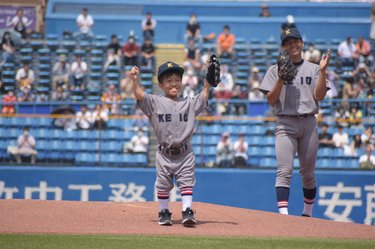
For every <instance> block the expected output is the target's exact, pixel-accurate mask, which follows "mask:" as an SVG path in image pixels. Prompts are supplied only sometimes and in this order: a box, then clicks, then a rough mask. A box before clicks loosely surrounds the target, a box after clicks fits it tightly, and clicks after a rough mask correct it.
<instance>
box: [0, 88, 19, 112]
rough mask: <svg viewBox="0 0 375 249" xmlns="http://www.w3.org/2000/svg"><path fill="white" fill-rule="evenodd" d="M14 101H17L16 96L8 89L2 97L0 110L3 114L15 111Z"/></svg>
mask: <svg viewBox="0 0 375 249" xmlns="http://www.w3.org/2000/svg"><path fill="white" fill-rule="evenodd" d="M16 102H17V97H16V96H14V92H13V91H8V94H7V95H4V97H3V108H2V109H1V112H2V113H4V114H13V113H16V107H15V103H16ZM8 103H13V104H8Z"/></svg>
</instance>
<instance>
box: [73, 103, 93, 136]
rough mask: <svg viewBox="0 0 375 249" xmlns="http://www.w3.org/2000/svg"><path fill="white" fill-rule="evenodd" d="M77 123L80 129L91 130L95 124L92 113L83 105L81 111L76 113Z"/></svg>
mask: <svg viewBox="0 0 375 249" xmlns="http://www.w3.org/2000/svg"><path fill="white" fill-rule="evenodd" d="M76 123H77V126H78V127H79V128H80V129H83V130H87V129H90V128H91V127H92V125H93V123H94V120H93V116H92V113H91V112H90V111H89V110H88V108H87V106H85V105H82V106H81V110H80V111H79V112H77V113H76Z"/></svg>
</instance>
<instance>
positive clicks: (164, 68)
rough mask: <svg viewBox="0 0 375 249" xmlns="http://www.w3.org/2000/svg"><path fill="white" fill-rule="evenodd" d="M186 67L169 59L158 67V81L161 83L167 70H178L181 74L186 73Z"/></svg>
mask: <svg viewBox="0 0 375 249" xmlns="http://www.w3.org/2000/svg"><path fill="white" fill-rule="evenodd" d="M184 71H185V70H184V69H183V68H182V67H180V66H179V65H178V64H176V63H174V62H172V61H167V62H165V63H164V64H161V65H160V66H159V69H158V81H159V83H161V76H163V74H165V73H167V72H176V73H179V74H181V76H182V74H184Z"/></svg>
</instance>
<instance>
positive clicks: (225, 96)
mask: <svg viewBox="0 0 375 249" xmlns="http://www.w3.org/2000/svg"><path fill="white" fill-rule="evenodd" d="M220 71H221V82H220V83H219V85H218V86H217V87H216V88H215V89H214V93H215V98H216V99H218V100H229V99H230V98H231V97H232V91H233V86H234V81H233V77H232V74H231V73H230V72H229V71H228V65H226V64H221V65H220ZM228 106H229V105H228V101H219V102H217V103H216V107H217V114H219V115H224V114H227V113H228V111H229V110H228Z"/></svg>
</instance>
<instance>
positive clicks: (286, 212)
mask: <svg viewBox="0 0 375 249" xmlns="http://www.w3.org/2000/svg"><path fill="white" fill-rule="evenodd" d="M279 213H280V214H286V215H288V208H287V207H282V208H279Z"/></svg>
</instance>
